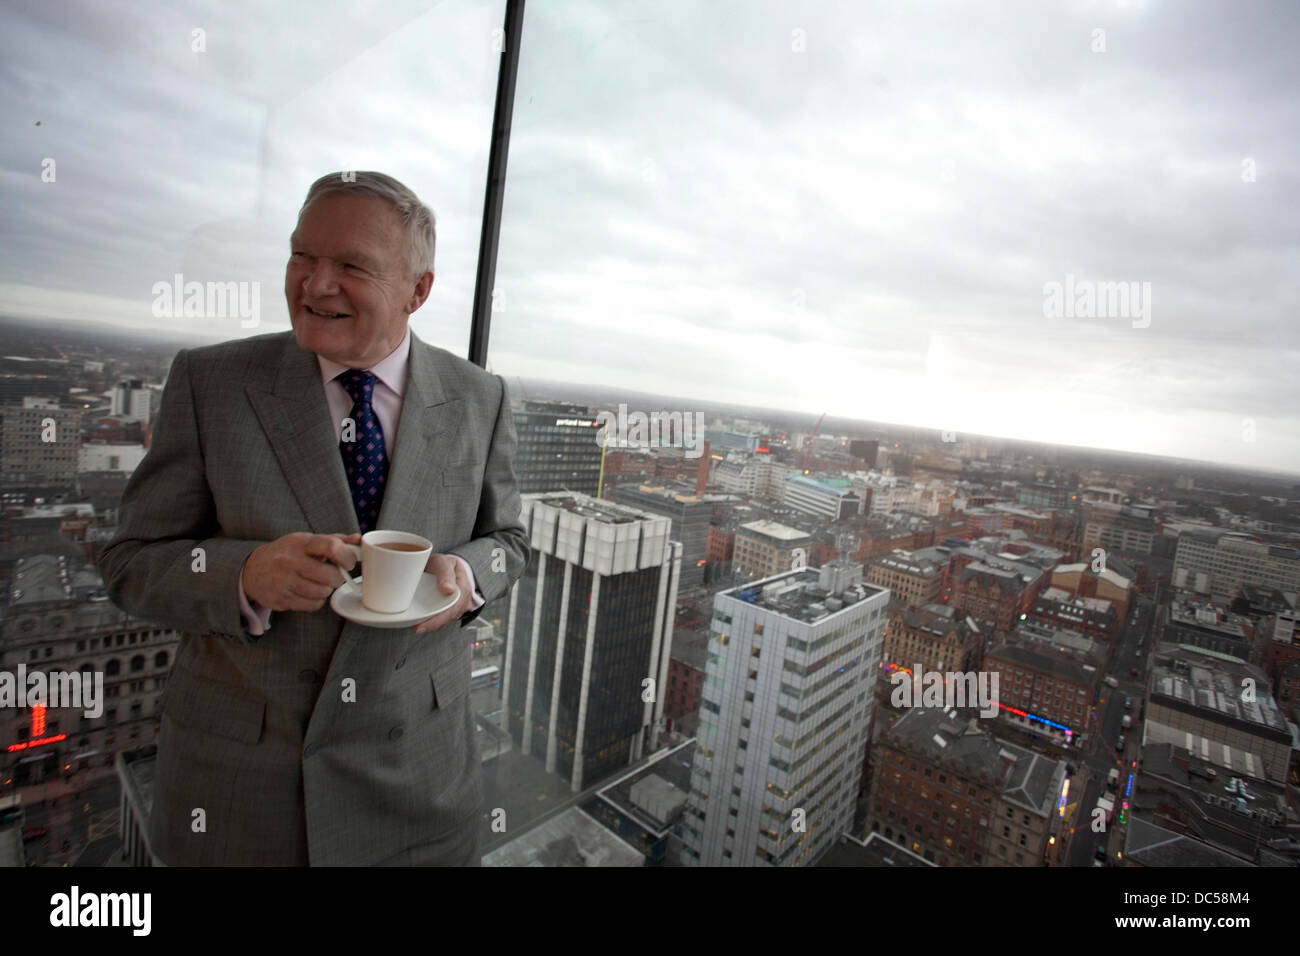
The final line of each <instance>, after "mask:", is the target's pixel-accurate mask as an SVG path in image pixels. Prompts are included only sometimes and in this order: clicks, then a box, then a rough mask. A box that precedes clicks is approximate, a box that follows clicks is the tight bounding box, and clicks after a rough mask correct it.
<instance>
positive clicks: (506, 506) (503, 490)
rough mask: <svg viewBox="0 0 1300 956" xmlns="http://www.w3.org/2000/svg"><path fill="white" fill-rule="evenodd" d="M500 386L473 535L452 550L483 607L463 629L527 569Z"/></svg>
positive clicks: (512, 439)
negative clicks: (465, 566)
mask: <svg viewBox="0 0 1300 956" xmlns="http://www.w3.org/2000/svg"><path fill="white" fill-rule="evenodd" d="M494 378H496V380H497V382H498V383H499V385H500V388H501V396H500V404H499V406H498V408H497V417H496V422H495V423H494V425H493V430H492V444H491V447H490V448H489V449H488V457H487V464H486V466H485V467H484V469H483V490H482V494H481V495H480V497H479V509H478V515H477V517H476V519H475V523H474V537H473V538H472V539H471V540H470V541H468V542H466V543H465V544H463V545H461V546H459V547H456V548H452V549H451V551H450V553H451V554H453V555H456V556H458V557H461V558H463V559H464V560H465V561H466V562H467V563H468V564H469V566H470V568H471V569H473V572H474V583H475V586H476V587H477V588H478V591H479V593H480V594H482V595H483V599H484V603H483V604H481V605H479V606H478V607H476V608H474V609H473V610H471V611H468V612H466V613H465V614H464V615H462V616H461V619H460V623H461V626H462V627H463V626H464V625H466V624H468V623H469V622H470V621H472V620H474V618H476V617H478V616H479V614H480V613H481V612H482V610H483V608H484V607H485V606H486V605H488V604H490V603H491V602H493V601H495V600H496V599H497V598H499V597H502V596H504V595H505V594H506V593H508V592H509V590H510V587H511V585H513V584H514V583H515V581H517V580H519V577H520V575H522V574H523V573H524V568H525V567H527V566H528V559H529V557H530V556H531V554H532V548H531V547H530V546H529V544H528V535H527V532H526V531H525V530H524V524H523V522H522V521H520V519H519V514H520V510H521V508H522V502H521V501H520V498H519V482H518V480H517V479H516V478H515V446H516V443H517V439H516V436H515V421H514V416H513V415H512V414H511V411H510V400H509V393H508V390H507V388H506V382H505V379H503V378H502V377H501V376H500V375H496V376H494Z"/></svg>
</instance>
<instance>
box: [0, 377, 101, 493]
mask: <svg viewBox="0 0 1300 956" xmlns="http://www.w3.org/2000/svg"><path fill="white" fill-rule="evenodd" d="M0 414H2V415H3V416H4V426H3V441H0V452H2V454H3V465H2V468H3V472H2V474H3V483H4V485H5V487H8V488H22V487H29V488H38V487H43V486H50V487H61V486H70V485H72V483H73V482H74V481H76V478H77V456H78V452H79V450H80V448H81V435H80V431H81V409H80V408H61V407H60V406H59V405H58V403H57V402H54V401H53V400H51V399H45V398H34V397H30V396H29V397H26V398H24V399H23V404H22V407H21V408H20V407H17V406H13V405H10V406H6V407H5V408H4V410H3V412H0Z"/></svg>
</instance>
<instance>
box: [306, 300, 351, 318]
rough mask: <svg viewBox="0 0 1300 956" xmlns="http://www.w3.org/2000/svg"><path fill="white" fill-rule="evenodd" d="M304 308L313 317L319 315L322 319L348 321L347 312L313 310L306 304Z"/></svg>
mask: <svg viewBox="0 0 1300 956" xmlns="http://www.w3.org/2000/svg"><path fill="white" fill-rule="evenodd" d="M303 308H304V309H306V310H307V311H308V312H310V313H311V314H312V315H318V316H320V317H321V318H322V319H346V318H347V317H348V315H349V313H347V312H324V311H322V310H320V309H313V308H312V307H311V306H309V305H306V304H304V305H303Z"/></svg>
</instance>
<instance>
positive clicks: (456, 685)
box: [429, 643, 470, 710]
mask: <svg viewBox="0 0 1300 956" xmlns="http://www.w3.org/2000/svg"><path fill="white" fill-rule="evenodd" d="M469 670H470V653H469V644H468V643H466V644H465V647H464V649H463V650H461V652H460V653H458V654H457V655H456V656H454V657H452V658H451V659H450V660H446V661H443V662H442V663H441V664H435V665H433V670H432V671H431V672H430V673H429V677H430V679H432V681H433V707H434V709H435V710H446V709H447V708H448V707H449V706H450V705H451V704H452V702H454V701H456V700H458V699H459V698H461V697H462V696H464V695H465V694H466V693H467V692H468V691H469Z"/></svg>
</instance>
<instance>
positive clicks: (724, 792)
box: [681, 561, 889, 866]
mask: <svg viewBox="0 0 1300 956" xmlns="http://www.w3.org/2000/svg"><path fill="white" fill-rule="evenodd" d="M888 604H889V592H888V591H885V590H882V589H880V588H874V587H871V586H870V585H867V584H863V583H862V567H861V565H858V564H856V563H849V562H847V561H835V562H832V563H830V564H828V565H826V566H825V567H823V568H820V569H802V570H798V571H787V572H784V573H782V574H779V575H776V576H774V577H771V578H767V579H765V580H762V581H758V582H755V583H753V584H749V585H745V586H744V587H740V588H733V589H732V590H729V591H723V592H720V593H719V594H718V595H717V596H716V597H715V598H714V605H713V622H712V628H711V633H710V642H709V656H708V660H707V665H706V666H707V676H706V677H705V682H704V693H703V698H702V701H701V705H700V730H699V735H698V738H699V744H698V746H697V748H696V759H695V768H694V771H693V773H692V776H691V796H690V798H689V801H688V806H687V811H686V816H685V817H684V818H683V822H682V828H681V834H682V840H683V842H684V844H685V846H684V848H683V850H682V855H681V861H682V863H683V864H686V865H699V866H809V865H812V864H814V863H815V862H816V861H817V858H818V857H819V856H820V855H821V853H822V852H823V851H825V849H826V848H828V847H829V846H831V845H832V844H833V843H834V842H835V840H836V838H837V837H838V836H839V835H840V833H842V832H845V831H847V830H848V829H850V827H851V825H852V822H853V813H854V805H855V802H856V798H857V794H858V784H859V782H860V780H861V778H862V763H863V759H864V757H865V753H866V746H867V729H868V723H869V717H870V715H871V708H872V702H873V689H874V687H875V683H876V673H877V668H878V666H879V663H880V647H881V640H882V631H883V628H884V623H885V610H886V608H887V606H888Z"/></svg>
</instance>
